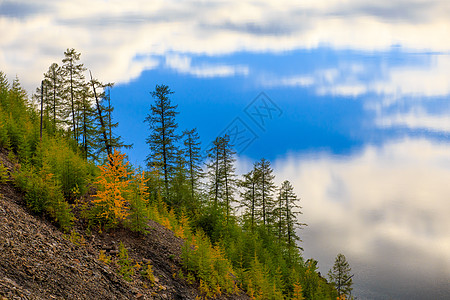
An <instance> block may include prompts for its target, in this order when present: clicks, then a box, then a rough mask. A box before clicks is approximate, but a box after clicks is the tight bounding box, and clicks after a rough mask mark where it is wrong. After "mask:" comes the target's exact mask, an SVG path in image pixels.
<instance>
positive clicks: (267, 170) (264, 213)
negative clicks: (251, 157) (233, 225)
mask: <svg viewBox="0 0 450 300" xmlns="http://www.w3.org/2000/svg"><path fill="white" fill-rule="evenodd" d="M255 172H256V173H257V174H258V181H257V183H258V184H257V189H258V190H259V193H258V196H259V197H260V198H259V199H260V205H261V207H260V209H259V216H260V217H261V218H262V222H263V225H264V226H267V225H269V224H271V223H272V220H273V209H274V206H275V203H274V199H273V193H274V191H275V183H274V179H275V176H274V175H273V170H272V168H271V167H270V162H269V161H268V160H266V159H264V158H263V159H261V160H260V161H259V162H257V163H256V165H255Z"/></svg>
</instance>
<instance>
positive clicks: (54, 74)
mask: <svg viewBox="0 0 450 300" xmlns="http://www.w3.org/2000/svg"><path fill="white" fill-rule="evenodd" d="M44 82H45V83H46V99H47V102H46V104H47V106H48V108H47V111H48V112H49V114H50V115H51V120H52V122H53V128H54V130H56V128H57V124H58V123H59V121H60V120H59V118H60V116H59V109H60V105H61V84H62V82H61V68H60V67H59V66H58V64H57V63H53V64H51V65H50V67H49V68H48V71H47V73H45V74H44Z"/></svg>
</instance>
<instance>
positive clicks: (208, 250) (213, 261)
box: [182, 231, 236, 297]
mask: <svg viewBox="0 0 450 300" xmlns="http://www.w3.org/2000/svg"><path fill="white" fill-rule="evenodd" d="M182 258H183V266H184V268H185V270H186V271H187V272H188V273H189V272H192V273H195V274H197V277H198V279H199V281H200V283H201V287H202V288H203V292H204V294H205V296H207V297H213V296H218V295H220V294H221V293H226V294H231V293H234V292H235V291H236V283H235V281H234V279H233V275H232V274H234V271H233V268H232V266H231V263H230V261H229V260H228V259H227V258H226V256H225V253H224V250H223V249H222V248H221V247H220V246H212V245H211V242H210V241H209V239H208V238H207V236H206V235H205V234H204V233H203V232H202V231H198V232H197V233H196V234H195V235H193V236H192V238H191V240H190V241H187V242H186V243H185V245H184V246H183V249H182Z"/></svg>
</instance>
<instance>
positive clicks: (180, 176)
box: [171, 150, 193, 211]
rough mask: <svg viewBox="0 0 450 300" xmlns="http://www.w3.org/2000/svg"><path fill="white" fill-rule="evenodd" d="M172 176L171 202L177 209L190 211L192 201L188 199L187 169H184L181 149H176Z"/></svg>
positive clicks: (184, 163) (183, 156)
mask: <svg viewBox="0 0 450 300" xmlns="http://www.w3.org/2000/svg"><path fill="white" fill-rule="evenodd" d="M173 172H174V174H173V177H172V195H171V197H172V200H171V204H172V205H174V206H175V207H177V208H178V209H180V210H182V209H188V210H189V211H191V210H192V209H193V207H192V201H189V199H190V191H189V187H190V185H189V182H188V174H189V173H188V170H186V161H185V155H184V153H183V151H182V150H178V151H177V155H176V158H175V168H174V171H173Z"/></svg>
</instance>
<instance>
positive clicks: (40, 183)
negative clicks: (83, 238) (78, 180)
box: [14, 166, 74, 231]
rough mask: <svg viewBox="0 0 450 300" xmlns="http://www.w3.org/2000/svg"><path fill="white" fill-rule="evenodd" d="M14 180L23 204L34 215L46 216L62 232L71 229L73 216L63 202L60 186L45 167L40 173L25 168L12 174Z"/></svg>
mask: <svg viewBox="0 0 450 300" xmlns="http://www.w3.org/2000/svg"><path fill="white" fill-rule="evenodd" d="M14 180H15V183H16V185H17V186H18V187H19V188H20V189H21V190H23V191H24V192H25V197H24V198H25V202H26V204H27V205H28V206H29V207H30V208H31V209H32V210H33V211H34V212H35V213H40V214H48V215H49V216H50V217H51V218H52V219H53V220H55V221H56V222H57V223H58V224H59V225H60V227H61V229H63V230H64V231H68V230H69V229H70V228H71V226H72V223H73V220H74V216H73V214H72V212H71V209H70V206H69V204H68V203H67V202H66V201H65V200H64V196H63V193H62V191H61V186H60V185H59V183H58V181H57V180H55V178H54V176H53V174H51V173H49V172H48V167H47V166H44V167H43V168H42V169H41V170H40V171H36V170H35V168H34V167H32V166H31V167H26V166H25V167H23V168H22V169H21V170H20V171H18V172H16V173H15V174H14Z"/></svg>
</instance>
